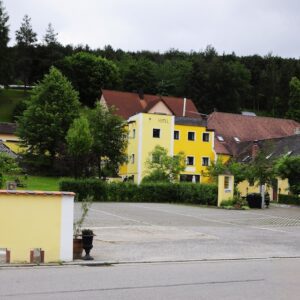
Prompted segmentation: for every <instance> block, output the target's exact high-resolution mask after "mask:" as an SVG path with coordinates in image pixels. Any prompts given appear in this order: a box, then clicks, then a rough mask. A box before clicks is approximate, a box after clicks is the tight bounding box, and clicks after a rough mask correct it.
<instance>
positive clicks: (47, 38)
mask: <svg viewBox="0 0 300 300" xmlns="http://www.w3.org/2000/svg"><path fill="white" fill-rule="evenodd" d="M57 35H58V33H56V32H55V31H54V28H53V26H52V24H51V23H49V24H48V27H47V29H46V34H45V35H44V42H45V44H46V45H47V46H50V45H56V44H58V41H57Z"/></svg>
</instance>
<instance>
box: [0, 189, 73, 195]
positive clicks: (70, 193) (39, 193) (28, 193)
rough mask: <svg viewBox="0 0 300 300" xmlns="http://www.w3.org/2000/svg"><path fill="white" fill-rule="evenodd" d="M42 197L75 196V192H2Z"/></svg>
mask: <svg viewBox="0 0 300 300" xmlns="http://www.w3.org/2000/svg"><path fill="white" fill-rule="evenodd" d="M3 194H5V195H41V196H75V193H73V192H50V191H23V190H0V195H3Z"/></svg>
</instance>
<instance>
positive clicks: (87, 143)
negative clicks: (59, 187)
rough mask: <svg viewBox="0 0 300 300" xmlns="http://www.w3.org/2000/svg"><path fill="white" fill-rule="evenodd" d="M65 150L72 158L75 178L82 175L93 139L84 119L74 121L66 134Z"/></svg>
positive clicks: (82, 117)
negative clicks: (66, 149)
mask: <svg viewBox="0 0 300 300" xmlns="http://www.w3.org/2000/svg"><path fill="white" fill-rule="evenodd" d="M66 140H67V148H68V152H69V154H70V155H71V157H72V158H73V165H74V175H75V178H77V177H78V176H82V175H83V169H84V168H85V167H86V165H87V158H88V155H89V154H90V152H91V148H92V145H93V137H92V135H91V132H90V128H89V123H88V120H87V118H86V117H84V116H81V117H79V118H78V119H75V120H74V122H73V124H72V125H71V126H70V128H69V130H68V133H67V137H66Z"/></svg>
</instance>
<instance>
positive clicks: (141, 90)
mask: <svg viewBox="0 0 300 300" xmlns="http://www.w3.org/2000/svg"><path fill="white" fill-rule="evenodd" d="M139 97H140V99H141V100H143V99H144V90H143V89H139Z"/></svg>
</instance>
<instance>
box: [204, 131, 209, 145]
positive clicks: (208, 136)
mask: <svg viewBox="0 0 300 300" xmlns="http://www.w3.org/2000/svg"><path fill="white" fill-rule="evenodd" d="M205 134H207V135H208V141H205V140H204V135H205ZM202 142H204V143H209V142H210V134H209V132H203V133H202Z"/></svg>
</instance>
